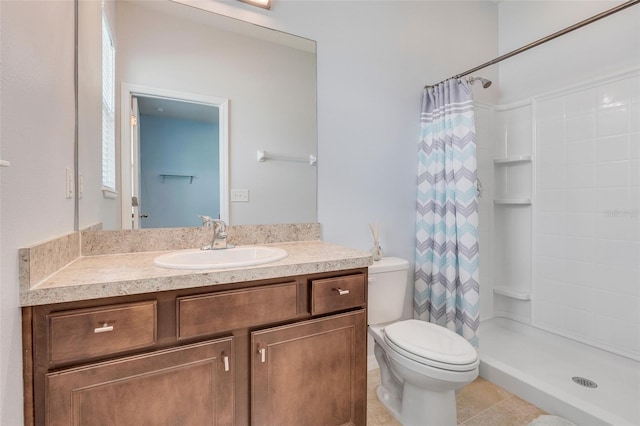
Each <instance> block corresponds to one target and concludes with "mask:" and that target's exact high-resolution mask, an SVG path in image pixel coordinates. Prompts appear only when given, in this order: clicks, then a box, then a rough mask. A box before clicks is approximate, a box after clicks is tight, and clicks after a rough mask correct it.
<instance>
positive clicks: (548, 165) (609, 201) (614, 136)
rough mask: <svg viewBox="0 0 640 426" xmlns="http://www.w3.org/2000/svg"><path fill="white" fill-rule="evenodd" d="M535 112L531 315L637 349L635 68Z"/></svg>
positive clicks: (566, 331)
mask: <svg viewBox="0 0 640 426" xmlns="http://www.w3.org/2000/svg"><path fill="white" fill-rule="evenodd" d="M535 115H536V145H537V152H536V156H535V158H536V161H535V164H536V166H535V167H536V179H535V194H536V196H535V202H534V217H535V219H534V245H535V249H534V265H533V266H534V283H533V288H532V290H533V295H532V299H533V303H534V305H533V323H534V325H536V326H538V327H541V328H544V329H547V330H550V331H553V332H555V333H558V334H561V335H565V336H568V337H571V338H573V339H576V340H579V341H582V342H585V343H589V344H592V345H594V346H598V347H601V348H603V349H606V350H609V351H612V352H615V353H618V354H621V355H624V356H628V357H631V358H635V359H640V72H639V71H638V70H635V71H632V72H627V73H625V74H622V75H619V76H616V77H611V78H608V79H605V80H600V81H599V82H597V83H593V84H590V85H584V86H582V87H581V88H574V89H571V90H565V91H563V92H557V93H555V94H553V95H549V96H546V97H540V98H538V99H537V102H536V109H535Z"/></svg>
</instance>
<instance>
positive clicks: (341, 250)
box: [21, 241, 372, 306]
mask: <svg viewBox="0 0 640 426" xmlns="http://www.w3.org/2000/svg"><path fill="white" fill-rule="evenodd" d="M264 245H268V246H273V247H280V248H283V249H285V250H286V251H287V253H288V256H287V257H286V258H284V259H282V260H279V261H277V262H273V263H268V264H263V265H256V266H249V267H241V268H233V269H208V270H180V269H166V268H161V267H158V266H155V265H154V264H153V260H154V259H155V258H156V257H157V256H159V255H161V254H164V253H168V252H170V251H147V252H137V253H122V254H108V255H97V256H80V257H78V258H77V259H75V260H73V261H72V262H71V263H69V264H68V265H66V266H64V267H62V268H61V269H59V270H58V271H57V272H55V273H53V274H52V275H50V276H48V277H46V278H44V279H43V280H42V281H40V282H38V283H34V284H32V285H31V286H29V287H28V288H24V287H23V290H22V291H21V304H22V306H33V305H42V304H50V303H61V302H70V301H76V300H87V299H96V298H103V297H112V296H122V295H128V294H140V293H149V292H156V291H166V290H175V289H183V288H193V287H201V286H209V285H215V284H227V283H236V282H243V281H255V280H262V279H269V278H278V277H289V276H295V275H303V274H312V273H318V272H328V271H340V270H347V269H353V268H362V267H367V266H369V265H371V264H372V259H371V255H370V253H368V252H364V251H360V250H354V249H350V248H346V247H343V246H339V245H335V244H330V243H326V242H323V241H297V242H282V243H273V244H264Z"/></svg>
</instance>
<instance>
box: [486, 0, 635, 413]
mask: <svg viewBox="0 0 640 426" xmlns="http://www.w3.org/2000/svg"><path fill="white" fill-rule="evenodd" d="M514 3H516V4H514ZM526 3H528V2H503V3H501V4H500V6H499V7H500V8H501V10H500V11H501V15H500V16H501V22H502V19H503V17H504V18H505V19H507V20H508V19H509V18H510V17H511V18H518V17H522V16H523V15H525V14H527V13H531V10H527V8H528V7H533V6H531V5H530V4H526ZM569 3H570V2H569ZM556 5H557V3H556ZM609 5H610V3H609ZM553 7H556V6H553ZM557 7H564V8H568V7H570V5H562V6H557ZM594 7H597V6H594ZM600 7H601V8H602V7H608V6H607V3H606V2H601V3H600ZM518 8H520V9H518ZM538 8H540V6H538ZM544 12H545V11H540V10H538V12H537V13H540V14H543V13H544ZM546 12H548V11H546ZM538 18H541V16H539V17H538ZM530 19H532V20H534V19H535V14H533V16H532V17H531V18H530ZM639 22H640V6H639V5H634V7H629V8H628V9H626V10H624V11H622V12H620V13H616V14H615V15H612V16H608V17H607V18H606V19H603V20H602V21H601V22H599V23H597V24H593V25H590V26H589V27H585V28H583V29H581V30H580V33H579V34H577V33H576V35H575V36H571V35H568V36H565V37H562V39H558V40H556V41H553V42H550V43H547V44H545V45H544V46H540V47H537V49H536V50H535V51H531V52H527V53H526V54H522V55H518V57H514V58H512V59H510V60H509V61H505V62H504V63H501V64H500V65H499V67H492V68H491V69H490V70H487V74H491V73H492V75H491V77H492V80H493V86H492V87H491V88H490V89H487V91H494V92H493V93H494V99H495V101H491V102H485V101H482V102H476V108H475V121H476V131H477V143H478V149H477V153H478V175H479V178H480V180H481V181H482V184H483V189H484V190H483V194H482V196H481V198H480V199H479V216H480V224H479V235H480V250H481V275H480V282H481V290H480V291H481V294H480V298H481V325H480V331H479V337H480V348H479V350H480V357H481V367H480V374H481V376H483V377H485V378H486V379H488V380H490V381H492V382H494V383H496V384H498V385H500V386H502V387H504V388H505V389H506V390H508V391H510V392H512V393H515V394H516V395H519V396H521V397H522V398H524V399H527V400H528V401H530V402H532V403H534V404H536V405H538V406H539V407H540V408H542V409H544V410H547V411H549V412H550V413H553V414H557V415H560V416H563V417H566V418H567V419H569V420H571V421H573V422H575V423H576V424H584V425H592V424H612V425H638V424H640V408H639V405H638V401H640V362H639V361H640V67H639V65H640V28H639V24H638V23H639ZM513 31H516V28H513ZM509 36H510V34H509V31H508V29H507V30H505V31H503V32H501V35H500V37H501V40H502V39H503V38H504V39H508V38H509ZM496 76H497V77H496ZM476 87H477V86H476ZM475 90H477V91H478V92H477V93H480V91H482V90H483V89H481V88H479V87H478V88H477V89H474V91H475ZM480 97H481V96H480Z"/></svg>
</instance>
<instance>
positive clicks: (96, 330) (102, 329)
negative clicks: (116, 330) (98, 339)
mask: <svg viewBox="0 0 640 426" xmlns="http://www.w3.org/2000/svg"><path fill="white" fill-rule="evenodd" d="M107 331H113V326H112V325H109V324H108V323H106V322H105V323H104V324H102V327H97V328H94V329H93V332H94V333H96V334H97V333H106V332H107Z"/></svg>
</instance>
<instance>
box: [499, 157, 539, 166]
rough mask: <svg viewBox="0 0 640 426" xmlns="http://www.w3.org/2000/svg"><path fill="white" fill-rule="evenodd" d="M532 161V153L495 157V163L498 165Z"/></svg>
mask: <svg viewBox="0 0 640 426" xmlns="http://www.w3.org/2000/svg"><path fill="white" fill-rule="evenodd" d="M530 162H531V156H530V155H514V156H509V157H501V158H494V159H493V164H495V165H496V166H499V165H509V164H518V163H530Z"/></svg>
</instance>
